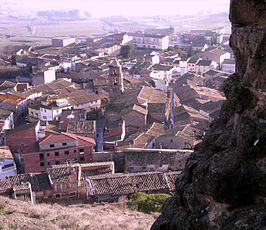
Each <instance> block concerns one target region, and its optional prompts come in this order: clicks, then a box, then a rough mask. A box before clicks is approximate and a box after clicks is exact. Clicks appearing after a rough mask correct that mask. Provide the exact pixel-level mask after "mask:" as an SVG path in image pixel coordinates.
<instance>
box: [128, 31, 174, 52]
mask: <svg viewBox="0 0 266 230" xmlns="http://www.w3.org/2000/svg"><path fill="white" fill-rule="evenodd" d="M169 42H170V41H169V36H168V35H154V34H143V33H136V34H134V35H133V44H134V45H135V46H136V47H138V48H147V49H155V50H167V49H168V47H169Z"/></svg>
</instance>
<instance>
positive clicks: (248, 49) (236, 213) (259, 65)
mask: <svg viewBox="0 0 266 230" xmlns="http://www.w3.org/2000/svg"><path fill="white" fill-rule="evenodd" d="M230 7H231V8H230V20H231V22H232V36H231V39H230V45H231V47H232V49H233V50H234V53H235V57H236V65H237V69H236V74H233V75H232V76H231V77H230V78H229V79H228V80H227V81H226V82H225V84H224V86H223V91H224V93H225V95H226V98H227V101H226V102H225V103H224V105H223V107H222V109H221V112H220V115H219V117H218V118H217V119H216V120H215V121H214V122H213V123H212V124H211V127H210V130H209V132H208V133H207V135H206V136H205V138H204V140H203V142H202V143H201V144H199V145H198V146H197V147H196V148H195V152H194V154H193V155H192V156H191V158H190V159H189V160H188V162H187V164H186V168H185V170H184V172H183V174H182V176H181V177H180V178H179V179H178V180H177V181H176V192H175V195H174V196H173V198H171V199H170V200H168V202H167V203H166V205H165V207H164V209H163V211H162V215H161V216H160V217H159V218H158V219H157V220H156V222H155V223H154V225H153V226H152V230H164V229H165V230H166V229H167V230H173V229H184V230H190V229H191V230H194V229H195V230H206V229H222V230H227V229H228V230H229V229H230V230H236V229H239V230H240V229H241V230H242V229H266V211H265V210H266V2H265V1H264V0H249V1H247V0H231V6H230Z"/></svg>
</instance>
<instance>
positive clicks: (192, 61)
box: [187, 58, 199, 73]
mask: <svg viewBox="0 0 266 230" xmlns="http://www.w3.org/2000/svg"><path fill="white" fill-rule="evenodd" d="M198 61H199V58H189V60H188V62H187V71H188V72H191V73H196V70H197V69H196V64H197V62H198Z"/></svg>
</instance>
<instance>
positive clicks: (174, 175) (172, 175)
mask: <svg viewBox="0 0 266 230" xmlns="http://www.w3.org/2000/svg"><path fill="white" fill-rule="evenodd" d="M180 174H181V172H169V173H165V174H164V175H165V176H166V178H167V181H168V186H169V190H170V191H175V181H176V179H177V178H178V177H179V176H180Z"/></svg>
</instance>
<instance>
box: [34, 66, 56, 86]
mask: <svg viewBox="0 0 266 230" xmlns="http://www.w3.org/2000/svg"><path fill="white" fill-rule="evenodd" d="M55 79H56V77H55V69H54V68H51V69H48V70H45V71H43V72H41V73H37V74H34V75H33V77H32V84H33V85H42V84H48V83H50V82H52V81H54V80H55Z"/></svg>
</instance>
